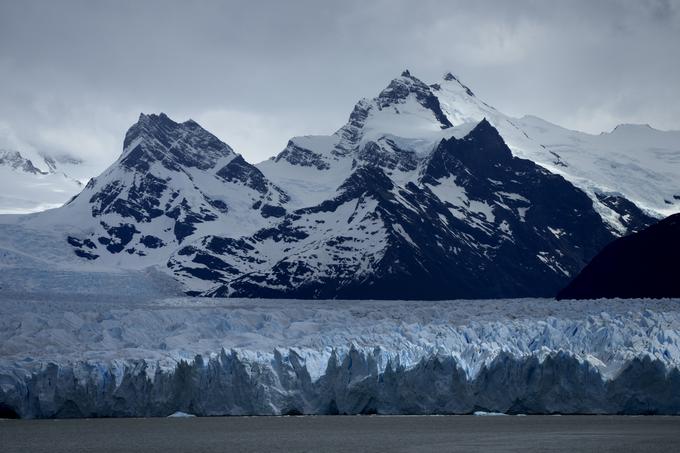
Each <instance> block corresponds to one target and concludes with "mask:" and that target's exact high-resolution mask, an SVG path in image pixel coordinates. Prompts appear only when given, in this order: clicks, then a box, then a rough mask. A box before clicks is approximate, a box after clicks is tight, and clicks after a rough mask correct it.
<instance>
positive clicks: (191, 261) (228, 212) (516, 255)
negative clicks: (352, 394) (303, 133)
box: [0, 71, 680, 299]
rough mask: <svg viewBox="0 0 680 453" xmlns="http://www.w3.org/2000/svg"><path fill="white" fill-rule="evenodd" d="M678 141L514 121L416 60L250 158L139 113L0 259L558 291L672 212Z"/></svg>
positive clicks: (340, 292) (15, 226)
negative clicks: (119, 148) (331, 119)
mask: <svg viewBox="0 0 680 453" xmlns="http://www.w3.org/2000/svg"><path fill="white" fill-rule="evenodd" d="M635 131H638V132H635ZM631 134H632V135H635V136H636V137H638V138H632V137H631V136H630V135H631ZM678 146H680V138H678V133H675V132H661V131H655V130H653V129H651V128H646V127H633V126H622V127H620V128H617V130H615V131H613V132H612V133H610V134H603V135H601V136H591V135H587V134H582V133H578V132H573V131H568V130H565V129H561V128H559V127H558V126H554V125H551V124H549V123H546V122H543V121H541V120H538V119H536V118H531V117H525V118H522V119H514V118H510V117H508V116H506V115H504V114H502V113H500V112H498V111H497V110H495V109H494V108H493V107H490V106H489V105H487V104H486V103H484V102H482V101H481V100H479V99H478V98H477V97H476V96H475V95H474V93H473V92H472V91H471V90H470V89H469V88H468V87H466V86H465V85H463V84H462V83H461V82H460V81H459V80H458V79H457V78H456V77H454V76H453V75H451V74H446V75H445V76H444V77H443V79H442V80H441V81H439V82H438V83H435V84H432V85H427V84H425V83H423V82H422V81H420V80H419V79H417V78H415V77H414V76H412V75H411V74H410V73H409V72H408V71H405V72H404V73H402V75H401V76H400V77H397V78H396V79H394V80H393V81H391V82H390V83H389V84H388V86H387V87H386V88H385V89H384V90H383V91H382V92H380V93H379V95H378V96H376V97H375V98H373V99H363V100H361V101H359V102H358V103H357V105H356V106H355V108H354V109H353V111H352V113H351V115H350V117H349V120H348V122H347V124H345V125H344V126H343V127H341V128H340V129H339V130H338V131H337V132H336V133H335V134H333V135H331V136H307V137H295V138H293V139H291V140H290V141H289V143H288V145H287V146H286V148H285V149H284V150H283V151H282V152H280V153H279V154H278V155H276V156H275V157H273V158H271V159H269V160H267V161H265V162H263V163H261V164H259V165H257V166H253V165H251V164H249V163H247V162H246V161H245V160H244V159H243V158H242V157H241V156H239V155H237V154H236V153H235V152H234V151H233V150H232V149H231V148H230V147H229V146H228V145H226V144H225V143H223V142H221V141H220V140H218V139H217V138H216V137H215V136H213V135H212V134H210V133H209V132H207V131H205V130H204V129H203V128H201V127H200V126H199V125H198V124H197V123H195V122H194V121H191V120H190V121H186V122H184V123H176V122H174V121H172V120H171V119H169V118H168V117H167V116H166V115H163V114H160V115H141V116H140V119H139V121H138V122H137V123H136V124H135V125H134V126H133V127H131V128H130V130H129V131H128V133H127V135H126V137H125V144H124V151H123V154H122V155H121V156H120V158H119V159H118V160H117V161H116V162H115V163H113V164H112V165H111V167H109V168H108V169H107V170H106V171H105V172H104V173H103V174H102V175H100V176H98V177H96V178H93V179H92V180H91V181H90V183H89V184H88V185H87V187H86V188H85V189H84V190H83V191H82V192H81V193H80V194H79V195H78V196H77V197H75V198H74V199H73V200H71V201H70V202H69V203H68V204H67V205H66V206H64V207H62V208H59V209H55V210H50V211H46V212H44V213H38V214H32V215H29V216H2V217H0V231H1V232H3V235H0V250H4V251H5V256H6V257H12V258H11V259H9V258H4V261H5V262H4V263H0V264H2V265H3V266H10V267H11V266H14V267H16V266H15V265H14V264H12V263H15V262H20V263H24V264H23V265H26V264H25V263H26V262H27V261H26V259H27V257H30V258H31V259H30V260H28V261H29V262H31V263H32V264H31V266H34V265H35V260H34V258H36V256H38V255H39V256H40V261H41V262H43V263H48V264H50V265H53V264H54V263H55V260H56V261H58V262H59V263H60V264H59V266H67V267H69V268H70V269H78V268H87V269H89V270H91V269H142V268H146V267H149V266H155V267H157V268H160V269H161V270H163V271H164V272H167V273H169V274H170V275H172V276H173V277H175V278H176V279H178V280H179V281H180V282H181V284H182V285H183V288H184V290H185V291H187V292H189V293H191V294H202V295H229V296H249V297H257V296H272V297H303V298H309V297H326V298H335V297H348V298H366V297H371V298H390V297H392V298H421V299H422V298H456V297H467V298H479V297H521V296H552V295H554V294H555V293H556V292H557V291H558V290H559V289H560V288H562V287H563V286H564V285H565V284H566V283H567V282H568V281H569V279H571V278H572V277H573V276H574V275H575V274H576V273H578V272H579V271H580V270H581V269H582V268H583V266H585V264H586V263H587V262H588V261H589V260H590V258H592V257H593V256H594V255H595V254H596V253H597V252H598V251H599V250H600V249H601V248H602V247H604V245H606V244H607V243H608V242H610V241H611V240H612V239H614V238H615V237H616V236H619V235H621V234H626V233H629V232H633V231H637V230H639V229H641V228H644V227H645V226H647V225H649V224H651V223H653V222H654V221H655V219H656V218H657V217H660V216H661V215H663V214H664V213H665V212H666V211H669V210H671V211H672V210H674V209H677V208H678V207H680V206H676V205H677V203H680V196H675V195H676V192H677V190H676V185H675V181H677V180H679V179H678V177H680V160H678V159H677V155H678V151H677V147H678ZM673 178H675V179H673ZM32 232H33V233H35V234H38V235H40V236H41V237H43V238H48V237H52V238H53V242H54V243H55V244H56V243H58V244H59V246H58V247H59V250H60V252H59V253H57V252H50V253H48V252H46V251H45V250H44V249H45V247H43V248H42V249H37V247H36V246H35V245H33V244H34V243H35V241H31V240H30V238H31V234H33V233H32ZM49 242H50V241H49V240H48V239H44V241H43V242H41V243H42V244H45V243H49ZM64 244H66V250H70V251H69V252H68V253H66V255H68V256H64V253H62V252H61V251H62V250H63V249H62V247H64ZM55 247H56V246H55ZM47 248H50V246H48V247H47ZM55 250H56V249H55ZM19 255H20V256H21V259H19V258H18V256H19ZM8 263H9V264H8Z"/></svg>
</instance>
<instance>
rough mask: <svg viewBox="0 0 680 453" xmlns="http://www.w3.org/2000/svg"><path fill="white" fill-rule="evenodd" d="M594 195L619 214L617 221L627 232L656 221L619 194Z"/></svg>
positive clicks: (643, 227) (638, 229) (640, 228)
mask: <svg viewBox="0 0 680 453" xmlns="http://www.w3.org/2000/svg"><path fill="white" fill-rule="evenodd" d="M596 196H597V199H598V200H600V201H601V202H602V203H603V204H604V205H605V206H607V207H608V208H610V209H612V210H613V211H614V212H616V213H617V214H619V222H620V223H621V225H623V226H624V227H626V230H627V232H628V233H633V232H636V231H640V230H643V229H645V228H647V227H649V226H651V225H653V224H655V223H656V222H657V221H658V220H657V219H655V218H653V217H650V216H649V215H648V214H646V213H645V212H644V211H642V210H641V209H640V208H638V207H637V206H635V204H634V203H632V202H631V201H630V200H627V199H625V198H623V197H622V196H620V195H615V194H601V193H598V194H596Z"/></svg>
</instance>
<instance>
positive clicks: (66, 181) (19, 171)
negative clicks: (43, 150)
mask: <svg viewBox="0 0 680 453" xmlns="http://www.w3.org/2000/svg"><path fill="white" fill-rule="evenodd" d="M24 154H25V153H21V152H19V151H10V150H2V149H0V214H13V213H27V212H33V211H41V210H45V209H49V208H54V207H57V206H61V205H62V204H64V202H66V201H67V200H68V199H69V197H72V196H73V195H75V194H77V193H78V192H79V191H80V190H82V187H83V184H82V183H81V182H80V181H79V180H77V179H75V178H73V177H71V176H69V175H67V174H66V173H64V172H63V171H62V164H61V162H56V161H55V160H54V159H51V158H45V157H40V156H37V157H38V158H39V159H40V160H36V161H35V163H34V161H33V159H32V158H29V157H27V156H25V155H24Z"/></svg>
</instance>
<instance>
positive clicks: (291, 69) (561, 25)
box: [0, 0, 680, 163]
mask: <svg viewBox="0 0 680 453" xmlns="http://www.w3.org/2000/svg"><path fill="white" fill-rule="evenodd" d="M405 68H408V69H410V70H411V73H412V74H413V75H415V76H417V77H419V78H421V79H422V80H423V81H425V82H426V83H433V82H434V81H436V80H437V79H438V78H440V77H441V75H442V74H443V73H444V72H446V71H451V72H453V73H454V74H456V75H458V76H459V78H460V79H461V80H462V81H463V82H464V83H466V84H467V85H468V86H470V88H472V90H473V91H475V93H476V94H477V95H478V96H479V97H480V98H482V99H483V100H485V101H486V102H487V103H489V104H491V105H493V106H495V107H496V108H498V109H499V110H501V111H503V112H505V113H508V114H511V115H514V116H522V115H524V114H534V115H537V116H540V117H542V118H544V119H547V120H549V121H552V122H554V123H557V124H560V125H562V126H565V127H569V128H574V129H579V130H584V131H587V132H593V133H599V132H600V131H604V130H611V129H612V128H613V127H614V126H615V125H616V124H618V123H624V122H625V123H649V124H651V125H652V126H654V127H656V128H659V129H680V1H675V0H631V1H594V0H588V1H544V0H536V1H505V0H499V1H479V2H470V1H461V2H456V1H451V0H448V1H424V0H418V1H401V0H381V1H369V0H358V1H352V0H342V1H320V0H310V1H283V0H279V1H256V0H250V1H238V2H237V1H193V2H192V1H176V2H172V1H151V0H134V1H121V0H118V1H106V2H105V1H93V0H83V1H65V0H59V1H31V0H0V147H2V146H4V147H14V148H26V147H33V148H34V149H36V150H43V151H46V152H49V153H65V154H71V155H75V156H79V157H86V158H91V159H96V160H100V161H102V162H107V163H108V162H110V161H112V160H113V159H114V158H115V157H117V155H118V154H119V153H120V151H121V148H122V140H123V136H124V134H125V131H126V130H127V128H128V127H129V126H130V125H131V124H132V123H134V122H135V121H136V119H137V116H138V115H139V113H140V112H147V113H151V112H166V113H167V114H168V115H170V117H172V118H173V119H175V120H177V121H184V120H186V119H188V118H193V119H195V120H196V121H198V122H199V123H201V124H202V125H203V126H204V127H206V128H207V129H208V130H210V131H211V132H213V133H215V134H216V135H217V136H218V137H220V138H221V139H222V140H224V141H225V142H227V143H229V144H230V145H231V146H232V147H234V148H235V149H236V151H237V152H240V153H242V154H243V155H244V156H245V157H246V159H248V160H250V161H251V162H258V161H261V160H263V159H265V158H267V157H269V156H271V155H273V154H275V153H277V152H278V151H280V150H281V149H283V147H284V146H285V144H286V142H287V140H288V138H290V137H291V136H293V135H304V134H327V133H332V132H334V131H335V130H336V129H337V128H339V127H340V126H341V125H342V124H343V123H344V122H345V121H346V120H347V117H348V115H349V113H350V111H351V109H352V107H353V106H354V104H355V103H356V101H357V100H358V99H360V98H362V97H373V96H375V95H376V94H377V93H378V92H379V91H380V90H381V89H382V88H384V87H385V86H386V85H387V84H388V83H389V81H390V80H391V79H392V78H394V77H396V76H398V75H399V73H401V71H402V70H403V69H405Z"/></svg>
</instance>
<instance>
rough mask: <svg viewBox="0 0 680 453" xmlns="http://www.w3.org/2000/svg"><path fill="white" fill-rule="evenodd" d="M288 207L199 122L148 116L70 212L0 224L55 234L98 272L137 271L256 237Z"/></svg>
mask: <svg viewBox="0 0 680 453" xmlns="http://www.w3.org/2000/svg"><path fill="white" fill-rule="evenodd" d="M286 201H287V195H286V194H285V193H284V192H283V191H282V190H281V189H279V188H278V187H276V186H274V185H273V184H271V183H270V182H269V181H267V179H266V178H264V176H263V175H262V173H260V171H259V170H257V169H256V168H255V167H253V166H252V165H250V164H248V163H247V162H245V161H244V160H243V158H242V157H241V156H240V155H237V154H236V153H234V151H233V150H232V149H231V148H230V147H229V146H228V145H226V144H225V143H223V142H221V141H220V140H218V139H217V138H216V137H215V136H213V135H212V134H210V133H208V132H207V131H205V130H204V129H202V128H201V127H200V126H199V125H198V124H197V123H195V122H194V121H191V120H189V121H186V122H184V123H176V122H174V121H172V120H171V119H170V118H168V117H167V116H166V115H164V114H161V115H144V114H142V115H141V116H140V118H139V121H138V122H137V123H136V124H135V125H134V126H132V127H131V128H130V130H129V131H128V132H127V134H126V137H125V143H124V150H123V153H122V155H121V156H120V158H119V159H118V160H117V161H116V162H114V163H113V164H112V165H111V166H110V167H109V168H108V169H107V170H106V171H104V173H102V174H101V175H100V176H97V177H96V178H93V179H92V180H90V182H89V183H88V184H87V186H86V187H85V189H84V190H83V191H82V192H81V193H80V194H78V196H76V197H75V198H74V199H72V200H71V201H69V202H68V203H67V204H66V205H65V206H64V207H62V208H59V209H54V210H50V211H46V212H41V213H36V214H32V215H28V216H14V217H4V218H1V219H0V223H5V224H6V226H4V227H2V228H11V227H16V226H17V225H18V226H20V227H21V228H22V229H28V230H35V231H38V232H42V233H46V234H54V235H55V241H67V242H68V244H70V246H71V247H72V249H73V252H75V255H76V256H77V257H79V258H80V261H81V262H83V261H91V262H96V263H95V264H94V267H102V266H107V267H121V268H125V269H130V268H142V267H146V266H150V265H158V264H160V265H163V263H164V262H165V260H166V259H167V257H168V256H169V254H170V253H172V252H173V251H174V250H175V248H176V247H177V246H178V245H179V244H181V243H183V242H184V241H186V240H190V239H192V238H195V237H201V236H204V235H206V234H214V233H216V232H221V233H228V234H231V235H234V236H239V235H242V234H247V233H250V232H252V231H255V230H256V229H257V228H261V227H263V226H265V225H267V224H268V223H270V222H271V219H275V218H276V217H280V216H282V215H283V214H285V209H284V208H283V207H282V205H283V204H284V203H285V202H286ZM10 236H11V235H10ZM13 237H14V236H11V237H7V238H6V240H7V242H11V241H12V238H13ZM0 243H1V242H0ZM88 266H92V263H88Z"/></svg>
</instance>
